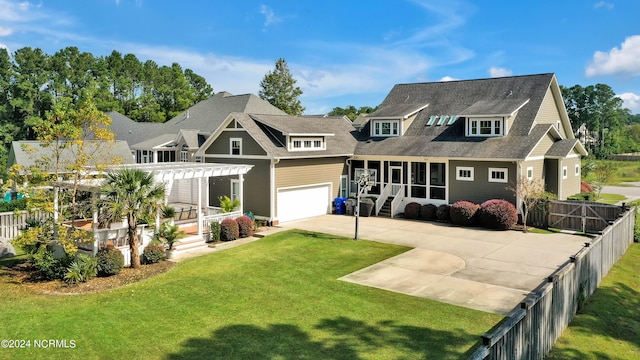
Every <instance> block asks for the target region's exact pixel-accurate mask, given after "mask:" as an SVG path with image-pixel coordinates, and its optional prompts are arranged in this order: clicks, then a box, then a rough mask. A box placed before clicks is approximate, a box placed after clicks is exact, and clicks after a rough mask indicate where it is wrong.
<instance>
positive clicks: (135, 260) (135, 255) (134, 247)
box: [127, 219, 140, 268]
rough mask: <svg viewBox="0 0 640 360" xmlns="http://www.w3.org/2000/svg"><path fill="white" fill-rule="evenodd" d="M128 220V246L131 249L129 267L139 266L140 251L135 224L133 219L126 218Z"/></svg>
mask: <svg viewBox="0 0 640 360" xmlns="http://www.w3.org/2000/svg"><path fill="white" fill-rule="evenodd" d="M127 220H128V222H129V230H128V232H129V234H128V235H129V248H130V249H131V267H132V268H139V267H140V252H139V251H138V234H137V231H136V228H137V224H136V222H135V221H134V219H127Z"/></svg>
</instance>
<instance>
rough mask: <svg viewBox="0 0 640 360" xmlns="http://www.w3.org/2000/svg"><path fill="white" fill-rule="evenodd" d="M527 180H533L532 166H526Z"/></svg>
mask: <svg viewBox="0 0 640 360" xmlns="http://www.w3.org/2000/svg"><path fill="white" fill-rule="evenodd" d="M526 175H527V180H533V166H527V172H526Z"/></svg>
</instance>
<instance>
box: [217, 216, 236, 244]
mask: <svg viewBox="0 0 640 360" xmlns="http://www.w3.org/2000/svg"><path fill="white" fill-rule="evenodd" d="M238 236H240V230H239V229H238V222H237V221H235V220H233V219H224V220H222V223H220V240H222V241H231V240H235V239H237V238H238Z"/></svg>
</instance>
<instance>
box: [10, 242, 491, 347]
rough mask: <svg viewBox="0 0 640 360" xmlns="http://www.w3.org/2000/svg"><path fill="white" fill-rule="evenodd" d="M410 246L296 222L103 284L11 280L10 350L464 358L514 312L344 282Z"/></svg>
mask: <svg viewBox="0 0 640 360" xmlns="http://www.w3.org/2000/svg"><path fill="white" fill-rule="evenodd" d="M407 249H408V248H406V247H401V246H396V245H390V244H381V243H376V242H370V241H352V240H349V239H347V238H338V237H334V236H329V235H324V234H317V233H307V232H301V231H296V230H293V231H287V232H282V233H278V234H275V235H271V236H268V237H266V238H264V239H262V240H259V241H256V242H253V243H250V244H247V245H243V246H241V247H237V248H234V249H230V250H226V251H223V252H219V253H212V254H209V255H206V256H202V257H198V258H194V259H189V260H185V261H183V262H181V263H179V264H178V265H177V266H176V267H175V268H174V269H172V270H171V271H169V272H168V273H165V274H163V275H160V276H158V277H155V278H153V279H149V280H147V281H143V282H141V283H137V284H134V285H130V286H126V287H123V288H120V289H117V290H113V291H108V292H104V293H99V294H87V295H80V296H54V295H34V294H31V293H28V292H27V291H26V290H25V289H23V288H21V287H20V286H19V285H13V284H8V285H7V284H6V283H3V284H2V287H0V306H1V308H2V309H3V311H0V324H2V325H1V327H0V339H58V340H63V339H66V340H74V341H75V344H76V347H75V348H74V349H35V348H33V347H32V348H31V349H0V358H7V357H9V358H18V359H19V358H23V359H33V358H43V357H46V358H60V359H63V358H64V359H68V358H78V359H79V358H81V359H94V358H109V359H111V358H113V359H117V358H127V359H158V358H162V359H192V358H215V359H275V358H277V359H381V358H386V359H400V358H404V359H410V358H413V359H415V358H429V359H460V358H466V357H468V356H469V355H470V354H471V353H472V352H473V350H474V348H475V347H476V346H477V345H479V340H480V335H481V334H482V333H484V332H485V331H487V330H489V329H490V328H492V327H493V326H494V325H495V324H496V323H498V322H499V321H500V320H501V319H502V316H499V315H495V314H489V313H483V312H479V311H474V310H470V309H466V308H462V307H457V306H453V305H447V304H443V303H439V302H436V301H431V300H427V299H421V298H417V297H412V296H406V295H402V294H397V293H393V292H389V291H384V290H380V289H374V288H369V287H365V286H360V285H356V284H352V283H347V282H342V281H338V280H337V278H339V277H341V276H343V275H346V274H348V273H351V272H353V271H355V270H358V269H361V268H363V267H366V266H368V265H371V264H374V263H376V262H379V261H381V260H383V259H386V258H389V257H391V256H394V255H397V254H399V253H402V252H404V251H406V250H407Z"/></svg>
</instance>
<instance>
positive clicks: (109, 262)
mask: <svg viewBox="0 0 640 360" xmlns="http://www.w3.org/2000/svg"><path fill="white" fill-rule="evenodd" d="M96 259H98V275H99V276H111V275H117V274H119V273H120V270H122V267H123V266H124V255H122V252H120V250H118V249H116V248H114V247H113V246H108V247H106V248H104V249H100V250H98V253H96Z"/></svg>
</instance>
